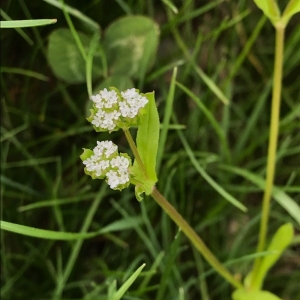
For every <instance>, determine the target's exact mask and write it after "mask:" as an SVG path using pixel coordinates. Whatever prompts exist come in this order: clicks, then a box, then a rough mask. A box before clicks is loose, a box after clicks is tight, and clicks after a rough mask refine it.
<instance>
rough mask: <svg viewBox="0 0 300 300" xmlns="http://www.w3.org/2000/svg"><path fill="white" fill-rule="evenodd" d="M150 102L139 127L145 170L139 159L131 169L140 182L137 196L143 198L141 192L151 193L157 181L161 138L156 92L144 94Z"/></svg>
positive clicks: (137, 142) (138, 135)
mask: <svg viewBox="0 0 300 300" xmlns="http://www.w3.org/2000/svg"><path fill="white" fill-rule="evenodd" d="M143 96H145V97H146V98H147V99H148V100H149V103H148V104H147V105H146V107H145V110H146V111H145V114H144V115H143V117H142V119H141V124H140V125H139V127H138V132H137V137H136V145H137V150H138V152H139V155H140V157H141V160H142V162H143V165H144V167H145V172H146V174H145V172H144V171H143V170H142V169H141V167H140V166H139V164H138V162H137V160H135V161H134V164H133V167H132V169H131V171H132V174H133V175H134V176H135V179H136V180H137V181H139V182H140V184H138V185H136V196H137V198H138V200H141V197H140V194H141V193H143V192H144V193H146V195H150V194H151V192H152V188H153V186H154V184H155V183H156V181H157V176H156V171H155V166H156V156H157V148H158V140H159V116H158V112H157V107H156V103H155V99H154V92H152V93H147V94H144V95H143Z"/></svg>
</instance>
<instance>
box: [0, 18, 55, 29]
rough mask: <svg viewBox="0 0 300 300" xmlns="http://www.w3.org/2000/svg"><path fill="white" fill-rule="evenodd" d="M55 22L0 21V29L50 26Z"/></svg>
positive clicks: (50, 20) (53, 20) (49, 20)
mask: <svg viewBox="0 0 300 300" xmlns="http://www.w3.org/2000/svg"><path fill="white" fill-rule="evenodd" d="M56 22H57V19H40V20H14V21H0V28H24V27H37V26H44V25H51V24H54V23H56Z"/></svg>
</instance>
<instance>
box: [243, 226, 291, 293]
mask: <svg viewBox="0 0 300 300" xmlns="http://www.w3.org/2000/svg"><path fill="white" fill-rule="evenodd" d="M293 237H294V229H293V226H292V224H291V223H287V224H284V225H282V226H280V228H279V229H278V230H277V231H276V233H275V234H274V236H273V238H272V240H271V243H270V245H269V247H268V249H267V251H268V252H270V254H269V255H266V256H265V257H264V258H263V259H262V262H261V264H260V268H259V271H258V273H257V274H256V276H255V278H251V277H252V275H253V273H252V272H251V273H250V274H249V275H248V276H247V277H246V279H245V281H246V282H249V281H251V282H252V285H253V286H255V287H256V288H257V289H261V287H262V284H263V282H264V279H265V277H266V275H267V272H268V271H269V270H270V268H271V267H272V266H273V265H274V264H275V263H276V261H277V260H278V259H279V258H280V256H281V255H282V253H283V251H284V250H285V249H286V248H287V247H288V246H289V245H290V244H291V242H292V239H293Z"/></svg>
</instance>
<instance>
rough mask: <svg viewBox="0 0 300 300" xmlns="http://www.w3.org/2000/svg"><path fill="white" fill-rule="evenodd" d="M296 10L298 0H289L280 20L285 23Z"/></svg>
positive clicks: (298, 8)
mask: <svg viewBox="0 0 300 300" xmlns="http://www.w3.org/2000/svg"><path fill="white" fill-rule="evenodd" d="M298 12H300V0H290V2H289V3H288V5H287V6H286V8H285V10H284V12H283V14H282V20H283V21H284V22H285V24H287V23H288V22H289V20H290V18H291V17H292V16H293V15H295V14H296V13H298Z"/></svg>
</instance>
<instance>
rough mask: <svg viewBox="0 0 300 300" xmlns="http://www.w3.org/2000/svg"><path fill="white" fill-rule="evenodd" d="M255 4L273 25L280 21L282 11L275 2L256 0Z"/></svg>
mask: <svg viewBox="0 0 300 300" xmlns="http://www.w3.org/2000/svg"><path fill="white" fill-rule="evenodd" d="M254 2H255V3H256V5H257V6H258V7H259V8H260V9H261V10H262V11H263V13H264V14H265V15H266V16H267V17H268V18H269V19H270V20H271V22H272V23H275V22H276V21H278V20H279V19H280V10H279V7H278V5H277V2H276V1H275V0H254Z"/></svg>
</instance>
